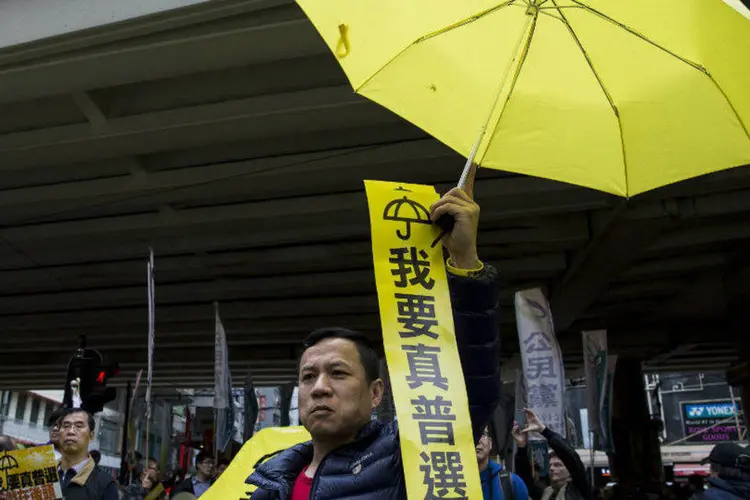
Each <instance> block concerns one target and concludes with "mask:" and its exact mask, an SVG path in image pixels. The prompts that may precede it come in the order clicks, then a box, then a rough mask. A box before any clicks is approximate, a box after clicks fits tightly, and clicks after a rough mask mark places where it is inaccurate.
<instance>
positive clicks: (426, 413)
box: [365, 181, 482, 500]
mask: <svg viewBox="0 0 750 500" xmlns="http://www.w3.org/2000/svg"><path fill="white" fill-rule="evenodd" d="M365 186H366V188H367V199H368V203H369V206H370V224H371V230H372V252H373V259H374V262H375V281H376V284H377V289H378V301H379V304H380V321H381V324H382V330H383V342H384V345H385V353H386V360H387V362H388V369H389V372H390V379H391V385H392V388H393V397H394V399H395V403H396V415H397V417H398V422H399V432H400V436H401V454H402V457H403V466H404V477H405V479H406V490H407V496H408V498H410V499H414V500H416V499H420V500H421V499H425V500H431V499H445V500H455V499H468V498H471V499H481V498H482V488H481V484H480V482H479V471H478V467H477V461H476V452H475V448H474V438H473V436H472V430H471V425H470V421H471V420H470V416H469V405H468V401H467V398H466V386H465V384H464V379H463V372H462V371H461V362H460V359H459V356H458V348H457V346H456V337H455V333H454V331H453V314H452V309H451V301H450V294H449V291H448V281H447V276H446V270H445V263H444V261H443V249H442V247H441V245H435V246H433V245H432V243H433V241H435V239H436V238H437V236H438V234H439V229H438V228H437V227H436V226H433V225H432V224H431V222H430V214H429V207H430V205H431V204H432V203H434V202H435V201H437V199H438V195H437V193H436V192H435V189H434V188H433V187H431V186H420V185H413V184H395V183H389V182H377V181H365Z"/></svg>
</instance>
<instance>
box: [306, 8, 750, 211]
mask: <svg viewBox="0 0 750 500" xmlns="http://www.w3.org/2000/svg"><path fill="white" fill-rule="evenodd" d="M297 3H299V5H300V6H301V7H302V8H303V9H304V11H305V13H306V14H307V15H308V17H309V18H310V19H311V20H312V22H313V23H314V24H315V26H316V28H317V29H318V31H319V32H320V33H321V35H322V37H323V38H324V40H325V41H326V43H327V44H328V46H329V47H330V49H331V50H332V51H333V52H334V54H335V55H336V57H337V58H338V60H339V62H340V63H341V66H342V67H343V69H344V71H345V72H346V74H347V76H348V78H349V81H350V82H351V84H352V86H353V87H354V89H355V91H356V92H358V93H360V94H362V95H364V96H366V97H368V98H369V99H372V100H373V101H375V102H377V103H379V104H381V105H383V106H385V107H387V108H389V109H391V110H392V111H394V112H396V113H397V114H399V115H400V116H402V117H404V118H406V119H407V120H409V121H410V122H412V123H414V124H416V125H417V126H419V127H421V128H422V129H424V130H425V131H427V132H428V133H430V134H432V135H433V136H434V137H436V138H437V139H439V140H440V141H442V142H444V143H445V144H447V145H448V146H450V147H451V148H453V149H455V150H456V151H458V152H459V153H461V154H463V155H464V156H466V157H468V158H470V160H474V161H476V162H477V163H479V164H480V165H481V166H483V167H489V168H494V169H499V170H505V171H510V172H518V173H523V174H528V175H534V176H538V177H544V178H548V179H555V180H560V181H564V182H569V183H572V184H577V185H581V186H587V187H591V188H594V189H598V190H602V191H606V192H609V193H614V194H617V195H620V196H632V195H635V194H638V193H641V192H643V191H648V190H650V189H654V188H656V187H659V186H663V185H666V184H670V183H673V182H677V181H680V180H683V179H687V178H690V177H695V176H698V175H702V174H705V173H709V172H714V171H718V170H722V169H726V168H730V167H734V166H738V165H744V164H747V163H750V134H749V133H748V127H750V90H749V89H750V21H748V19H746V18H745V17H743V16H742V15H741V14H740V13H739V12H737V11H736V10H734V9H732V8H731V7H729V6H728V5H726V4H725V3H724V2H722V0H509V1H498V0H297Z"/></svg>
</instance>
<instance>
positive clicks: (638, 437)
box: [610, 358, 663, 491]
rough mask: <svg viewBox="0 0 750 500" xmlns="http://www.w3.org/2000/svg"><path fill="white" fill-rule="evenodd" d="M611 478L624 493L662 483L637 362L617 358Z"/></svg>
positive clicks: (654, 426) (654, 425)
mask: <svg viewBox="0 0 750 500" xmlns="http://www.w3.org/2000/svg"><path fill="white" fill-rule="evenodd" d="M612 434H613V441H614V448H615V452H614V453H613V454H611V455H610V465H611V468H612V472H613V475H614V476H615V477H616V478H617V480H618V482H619V484H620V485H621V486H622V487H623V488H625V491H629V490H632V489H633V488H634V487H636V486H648V485H654V484H658V483H661V482H662V480H663V479H662V476H663V468H662V463H661V450H660V447H659V439H658V423H657V422H654V421H652V420H651V417H650V415H649V411H648V401H647V399H646V389H645V386H644V379H643V372H642V371H641V362H640V360H638V359H634V358H619V359H618V360H617V367H616V370H615V378H614V388H613V401H612Z"/></svg>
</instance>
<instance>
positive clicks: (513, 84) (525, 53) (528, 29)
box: [479, 9, 539, 153]
mask: <svg viewBox="0 0 750 500" xmlns="http://www.w3.org/2000/svg"><path fill="white" fill-rule="evenodd" d="M538 19H539V10H538V9H537V10H535V11H534V15H533V17H532V18H531V19H530V20H529V21H528V22H527V27H526V28H525V29H524V33H527V32H528V34H526V43H525V44H524V45H523V49H522V52H521V56H520V58H519V61H518V65H517V66H516V70H515V71H514V72H513V78H512V79H511V81H510V87H509V88H508V95H507V96H505V102H503V109H502V110H501V111H500V114H499V115H498V117H497V121H496V123H500V121H501V120H502V119H503V115H504V114H505V110H506V109H508V102H509V101H510V98H511V97H512V96H513V90H515V88H516V83H517V82H518V77H519V76H520V75H521V70H522V69H523V65H524V63H525V62H526V56H528V54H529V48H530V47H531V40H532V39H533V38H534V32H535V31H536V23H537V20H538ZM529 24H530V26H529ZM523 36H524V35H523V34H522V35H521V38H520V39H519V41H518V45H520V44H521V41H522V40H523ZM511 65H512V62H511ZM509 69H510V68H509ZM505 78H507V76H506V77H505ZM505 78H504V80H505ZM504 87H505V82H504V81H503V82H501V84H500V91H499V92H498V95H497V97H496V98H495V102H494V103H493V105H492V110H491V111H490V116H489V118H487V123H485V125H484V128H483V129H482V132H481V135H482V136H483V135H484V134H485V133H486V129H487V126H488V125H489V122H490V120H491V119H492V115H493V114H494V112H495V107H496V106H497V101H498V100H499V99H500V96H501V95H502V90H503V88H504ZM482 136H480V138H479V140H480V141H481V139H482ZM494 139H495V130H494V129H493V130H492V135H491V136H490V138H489V140H488V141H487V145H486V146H485V148H484V151H485V153H486V152H487V151H488V150H489V149H490V146H491V145H492V141H493V140H494Z"/></svg>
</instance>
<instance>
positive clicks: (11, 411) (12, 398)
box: [8, 391, 18, 420]
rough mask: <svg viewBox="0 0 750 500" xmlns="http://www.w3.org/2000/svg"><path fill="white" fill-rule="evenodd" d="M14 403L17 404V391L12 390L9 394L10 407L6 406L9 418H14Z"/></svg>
mask: <svg viewBox="0 0 750 500" xmlns="http://www.w3.org/2000/svg"><path fill="white" fill-rule="evenodd" d="M16 405H18V393H17V392H15V391H14V392H12V393H11V394H10V405H9V406H10V407H9V408H8V419H9V420H12V419H14V418H16Z"/></svg>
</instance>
